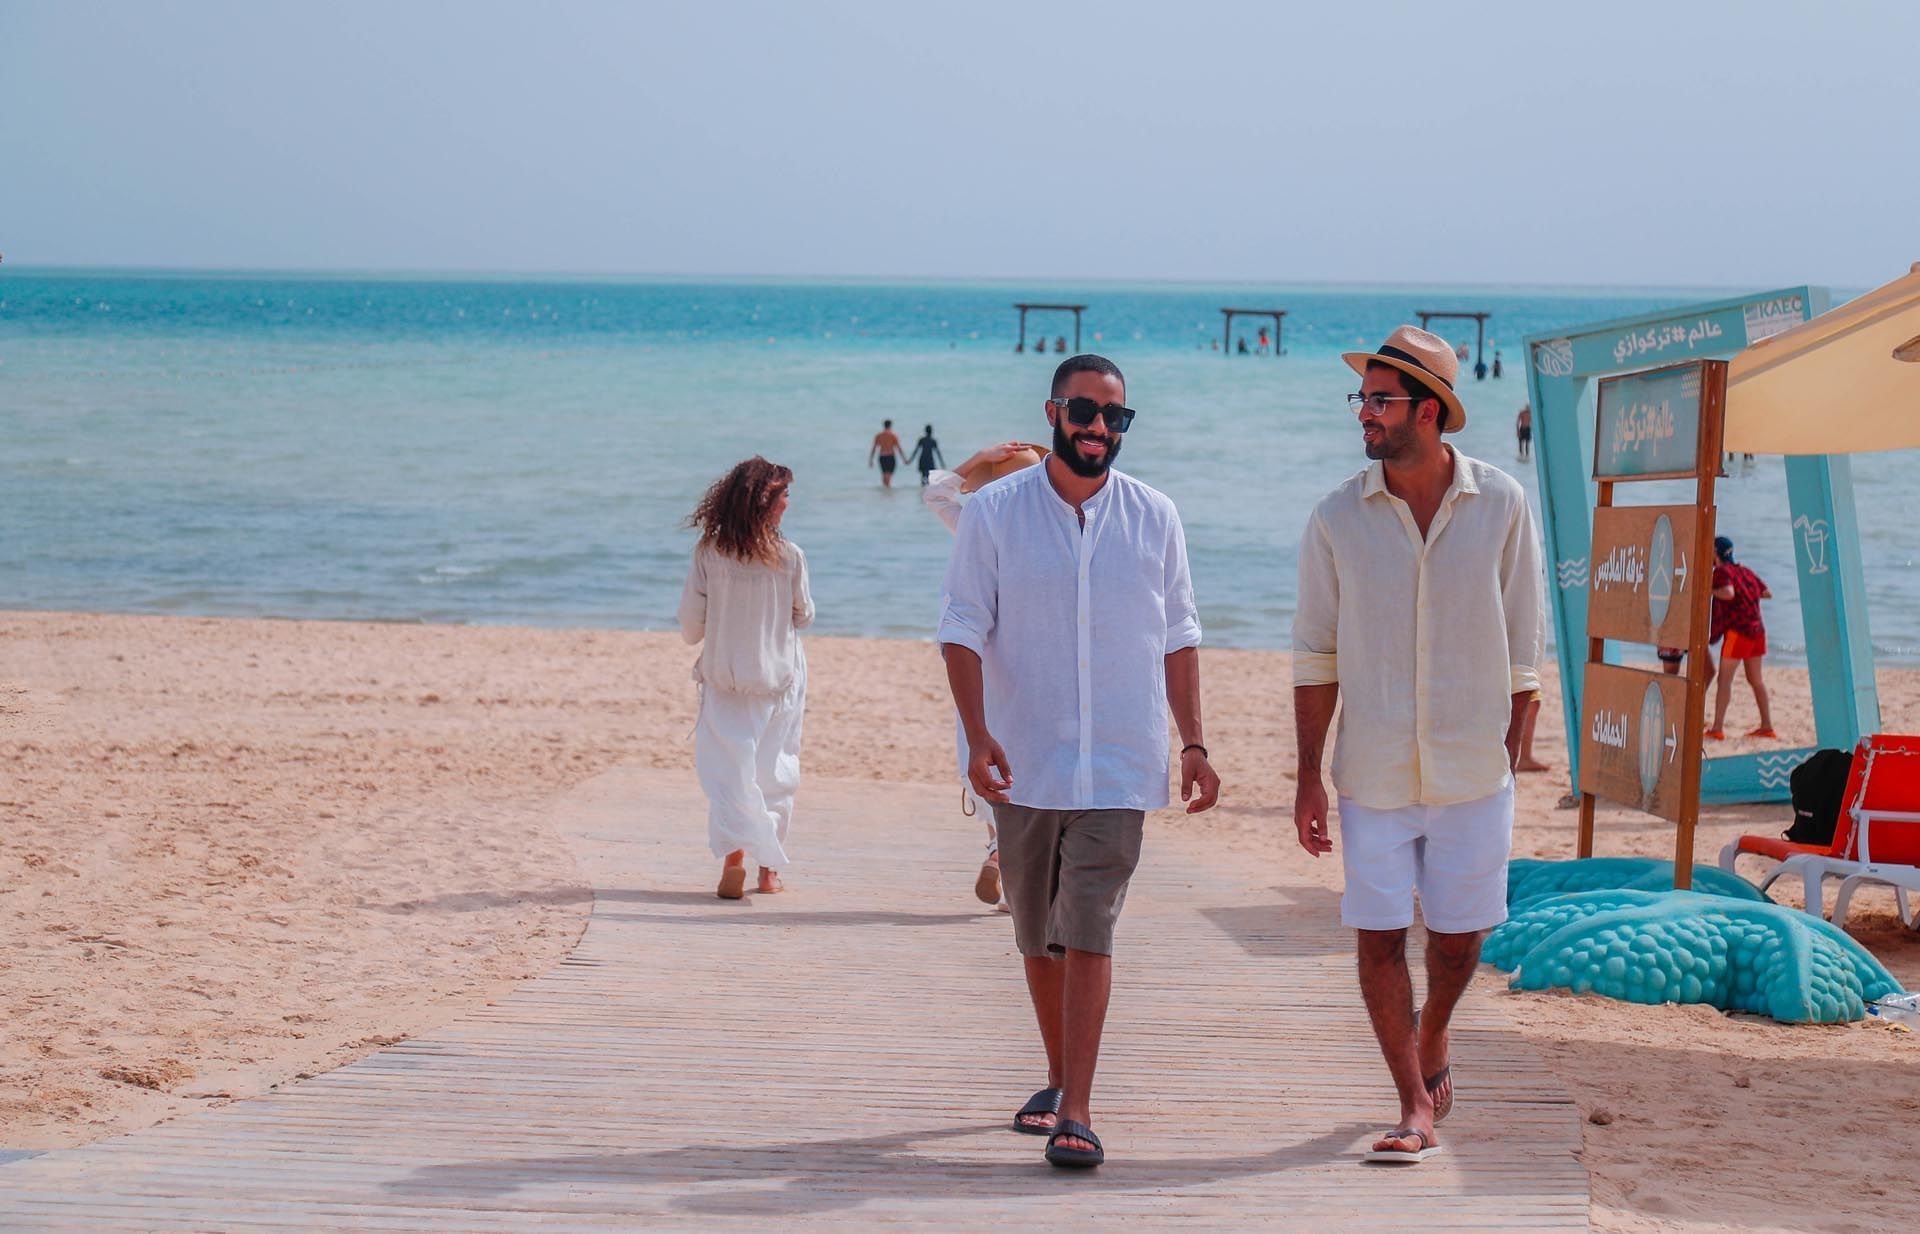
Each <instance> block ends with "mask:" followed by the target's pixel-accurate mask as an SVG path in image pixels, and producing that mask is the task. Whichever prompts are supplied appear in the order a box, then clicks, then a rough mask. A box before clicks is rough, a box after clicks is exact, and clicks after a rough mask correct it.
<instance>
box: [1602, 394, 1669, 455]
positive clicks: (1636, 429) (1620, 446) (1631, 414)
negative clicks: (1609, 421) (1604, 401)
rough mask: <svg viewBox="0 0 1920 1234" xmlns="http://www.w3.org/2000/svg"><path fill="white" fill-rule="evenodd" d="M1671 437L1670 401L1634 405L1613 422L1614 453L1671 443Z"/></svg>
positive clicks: (1663, 400)
mask: <svg viewBox="0 0 1920 1234" xmlns="http://www.w3.org/2000/svg"><path fill="white" fill-rule="evenodd" d="M1673 435H1674V427H1673V404H1672V403H1671V402H1670V401H1668V400H1665V399H1662V400H1661V401H1660V402H1658V403H1635V404H1634V405H1633V406H1631V407H1629V408H1627V409H1626V410H1625V411H1623V412H1621V413H1620V416H1619V418H1618V419H1617V420H1615V421H1614V422H1613V448H1614V452H1615V453H1616V454H1617V453H1620V452H1622V451H1627V450H1638V449H1639V448H1640V447H1641V446H1642V445H1644V444H1646V443H1648V442H1655V441H1671V440H1672V439H1673Z"/></svg>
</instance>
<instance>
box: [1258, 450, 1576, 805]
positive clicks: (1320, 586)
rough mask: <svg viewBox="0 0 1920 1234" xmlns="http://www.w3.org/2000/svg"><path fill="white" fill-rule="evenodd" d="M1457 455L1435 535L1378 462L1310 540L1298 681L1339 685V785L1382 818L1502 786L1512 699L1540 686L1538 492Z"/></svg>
mask: <svg viewBox="0 0 1920 1234" xmlns="http://www.w3.org/2000/svg"><path fill="white" fill-rule="evenodd" d="M1449 448H1451V447H1449ZM1452 453H1453V482H1452V483H1451V484H1450V485H1449V486H1448V487H1447V492H1446V496H1445V497H1443V498H1442V499H1441V502H1440V509H1439V511H1438V512H1437V513H1435V514H1434V516H1433V522H1432V524H1431V525H1430V526H1429V527H1428V529H1427V535H1426V538H1425V539H1424V540H1422V539H1421V537H1420V530H1419V527H1418V526H1417V525H1416V524H1415V523H1414V521H1413V511H1412V510H1411V509H1409V508H1408V506H1407V503H1406V502H1404V501H1402V500H1401V499H1400V498H1398V497H1395V496H1394V495H1393V494H1392V493H1390V492H1388V491H1387V483H1386V469H1385V466H1384V464H1382V463H1379V462H1375V463H1374V464H1373V465H1372V466H1370V467H1368V468H1367V469H1366V470H1365V471H1362V472H1360V473H1358V474H1356V475H1355V476H1354V477H1353V478H1352V479H1350V480H1348V481H1347V482H1346V483H1345V484H1342V485H1341V486H1340V487H1339V488H1337V489H1335V490H1333V491H1332V492H1331V493H1328V494H1327V495H1326V496H1325V497H1323V498H1322V499H1321V500H1320V504H1319V505H1317V506H1316V507H1314V511H1313V514H1312V516H1311V517H1310V518H1309V519H1308V520H1307V530H1306V535H1305V536H1304V537H1303V538H1302V540H1301V543H1300V588H1299V602H1298V607H1297V608H1296V609H1295V611H1294V618H1293V684H1294V685H1296V686H1313V685H1328V684H1334V683H1337V684H1338V685H1339V687H1340V726H1339V732H1338V735H1337V738H1336V742H1335V746H1334V754H1333V783H1334V787H1335V788H1336V789H1338V790H1339V792H1340V795H1341V796H1343V797H1349V798H1351V799H1353V800H1354V801H1356V802H1358V803H1359V804H1361V805H1363V806H1367V807H1368V808H1370V809H1375V810H1395V809H1399V808H1401V807H1403V806H1409V805H1456V804H1459V803H1460V802H1464V801H1472V800H1475V799H1476V798H1480V797H1485V796H1487V795H1488V794H1490V793H1495V792H1498V791H1499V790H1500V789H1501V788H1502V787H1503V786H1504V785H1505V784H1506V782H1507V780H1508V778H1509V776H1510V775H1511V772H1510V770H1509V767H1508V763H1507V748H1506V736H1507V724H1508V721H1509V719H1510V718H1511V716H1512V709H1513V696H1514V695H1515V694H1520V693H1523V692H1525V691H1528V690H1537V689H1539V688H1540V657H1541V650H1542V640H1543V637H1544V630H1545V625H1546V620H1545V614H1544V612H1543V610H1542V607H1541V605H1542V602H1543V599H1544V595H1545V588H1544V586H1543V585H1542V579H1541V573H1540V560H1541V554H1540V540H1539V536H1538V535H1537V534H1536V533H1535V531H1534V526H1533V512H1532V511H1531V510H1529V509H1528V507H1527V496H1526V493H1525V491H1524V490H1522V489H1521V487H1520V484H1519V482H1518V481H1517V480H1515V479H1514V478H1513V477H1512V476H1509V475H1507V474H1506V473H1505V472H1503V471H1501V470H1500V469H1499V468H1497V467H1495V466H1493V465H1492V464H1490V463H1483V462H1481V461H1480V460H1478V459H1474V458H1469V457H1468V456H1466V455H1465V454H1462V453H1461V452H1460V451H1458V450H1453V451H1452Z"/></svg>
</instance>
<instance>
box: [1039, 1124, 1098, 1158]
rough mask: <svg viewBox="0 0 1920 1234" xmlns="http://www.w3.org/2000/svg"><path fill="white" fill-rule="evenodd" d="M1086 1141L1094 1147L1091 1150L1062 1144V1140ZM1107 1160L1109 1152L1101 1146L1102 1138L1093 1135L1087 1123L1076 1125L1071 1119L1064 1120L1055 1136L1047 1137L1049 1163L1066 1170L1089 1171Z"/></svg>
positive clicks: (1054, 1133) (1055, 1131) (1056, 1130)
mask: <svg viewBox="0 0 1920 1234" xmlns="http://www.w3.org/2000/svg"><path fill="white" fill-rule="evenodd" d="M1067 1138H1071V1139H1075V1140H1085V1141H1086V1142H1087V1143H1089V1144H1091V1145H1093V1147H1092V1148H1091V1149H1086V1148H1068V1147H1067V1146H1066V1145H1064V1144H1062V1143H1060V1141H1061V1140H1062V1139H1067ZM1106 1159H1107V1150H1106V1149H1105V1148H1103V1147H1102V1146H1101V1144H1100V1137H1099V1136H1097V1135H1095V1134H1093V1128H1091V1127H1089V1126H1087V1125H1086V1124H1085V1123H1076V1122H1074V1121H1073V1120H1072V1119H1071V1118H1063V1119H1061V1120H1060V1125H1059V1126H1058V1127H1055V1128H1054V1130H1053V1134H1052V1135H1050V1136H1048V1137H1047V1161H1048V1162H1049V1163H1050V1164H1052V1165H1057V1166H1059V1167H1060V1168H1062V1169H1066V1170H1087V1169H1092V1168H1093V1167H1094V1166H1096V1165H1099V1164H1100V1163H1101V1162H1103V1161H1105V1160H1106Z"/></svg>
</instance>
